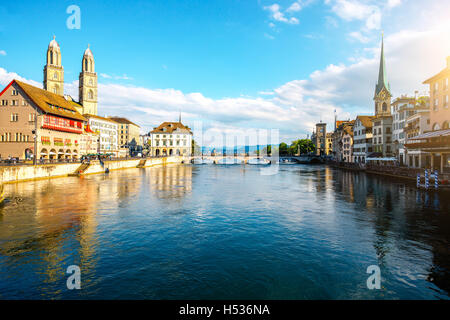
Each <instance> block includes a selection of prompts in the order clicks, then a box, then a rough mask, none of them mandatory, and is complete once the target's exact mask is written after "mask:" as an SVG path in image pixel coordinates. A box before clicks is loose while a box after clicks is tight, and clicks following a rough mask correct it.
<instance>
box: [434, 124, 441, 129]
mask: <svg viewBox="0 0 450 320" xmlns="http://www.w3.org/2000/svg"><path fill="white" fill-rule="evenodd" d="M440 129H441V128H440V127H439V123H435V124H434V125H433V131H436V130H440Z"/></svg>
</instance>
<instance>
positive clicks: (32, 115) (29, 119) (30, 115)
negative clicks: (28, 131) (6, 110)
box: [28, 113, 36, 122]
mask: <svg viewBox="0 0 450 320" xmlns="http://www.w3.org/2000/svg"><path fill="white" fill-rule="evenodd" d="M34 119H36V115H35V114H34V113H30V114H29V115H28V121H30V122H34Z"/></svg>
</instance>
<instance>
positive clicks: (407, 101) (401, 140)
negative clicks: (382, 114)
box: [392, 96, 416, 165]
mask: <svg viewBox="0 0 450 320" xmlns="http://www.w3.org/2000/svg"><path fill="white" fill-rule="evenodd" d="M415 105H416V98H415V97H408V96H401V97H399V98H397V99H395V100H394V102H392V141H393V149H394V150H393V152H394V154H395V155H396V157H397V160H398V162H399V164H400V165H403V164H404V163H405V160H406V158H405V153H406V150H405V146H404V145H405V133H404V131H403V129H404V128H405V124H406V119H407V118H408V117H409V116H411V115H413V114H414V108H415Z"/></svg>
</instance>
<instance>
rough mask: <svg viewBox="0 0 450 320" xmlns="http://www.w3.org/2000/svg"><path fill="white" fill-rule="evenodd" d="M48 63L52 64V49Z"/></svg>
mask: <svg viewBox="0 0 450 320" xmlns="http://www.w3.org/2000/svg"><path fill="white" fill-rule="evenodd" d="M50 64H53V51H50Z"/></svg>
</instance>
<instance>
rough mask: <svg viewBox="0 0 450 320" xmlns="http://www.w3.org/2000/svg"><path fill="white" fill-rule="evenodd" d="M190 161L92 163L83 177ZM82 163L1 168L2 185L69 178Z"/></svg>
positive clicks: (159, 160)
mask: <svg viewBox="0 0 450 320" xmlns="http://www.w3.org/2000/svg"><path fill="white" fill-rule="evenodd" d="M187 160H188V159H186V158H184V157H179V156H173V157H160V158H142V159H128V160H125V159H124V160H113V161H104V163H103V165H102V164H101V163H100V161H98V160H97V161H91V163H90V165H89V166H88V167H87V168H86V169H85V170H84V171H83V172H82V173H81V175H88V174H98V173H104V172H105V170H106V169H108V170H109V171H112V170H122V169H130V168H135V169H136V170H137V168H145V167H152V166H163V165H168V164H178V163H186V162H188V161H187ZM81 165H82V164H81V163H55V164H43V165H35V166H34V165H19V166H3V167H0V183H14V182H23V181H31V180H40V179H49V178H57V177H67V176H69V175H73V174H75V173H77V172H78V171H77V170H78V169H79V168H80V167H81Z"/></svg>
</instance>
